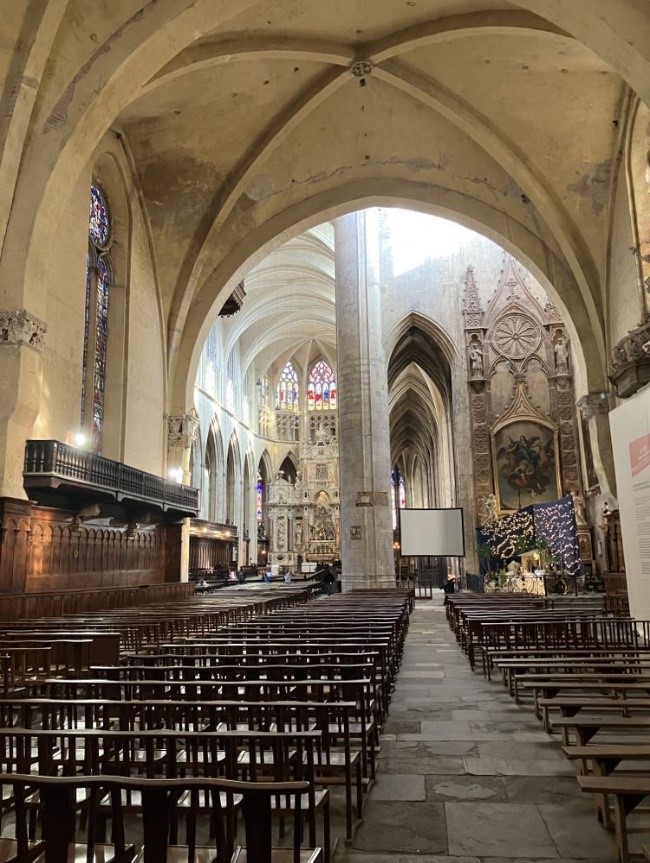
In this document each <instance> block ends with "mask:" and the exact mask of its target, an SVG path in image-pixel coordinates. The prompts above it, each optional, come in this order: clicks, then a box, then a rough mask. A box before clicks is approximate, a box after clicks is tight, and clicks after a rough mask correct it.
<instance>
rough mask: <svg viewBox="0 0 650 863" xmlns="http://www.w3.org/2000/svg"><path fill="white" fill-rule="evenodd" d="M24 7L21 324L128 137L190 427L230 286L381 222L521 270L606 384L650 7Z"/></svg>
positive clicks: (119, 2)
mask: <svg viewBox="0 0 650 863" xmlns="http://www.w3.org/2000/svg"><path fill="white" fill-rule="evenodd" d="M5 5H6V6H8V7H9V8H8V9H6V10H3V22H2V36H3V40H2V43H1V44H0V72H2V73H9V72H10V71H11V68H12V64H13V65H15V64H16V56H17V55H16V52H14V50H13V49H14V46H16V45H17V46H18V55H19V59H20V60H21V62H23V61H24V62H23V66H22V69H23V73H22V78H21V81H22V83H21V84H20V86H19V90H18V91H17V90H15V88H14V89H13V90H12V89H11V87H9V88H8V89H7V92H6V93H5V94H4V96H3V99H4V100H5V107H6V106H7V105H8V104H9V102H7V100H10V101H11V100H13V103H15V101H16V99H17V98H18V100H19V104H20V105H21V111H20V112H15V113H14V114H13V115H11V112H9V114H7V111H5V112H4V114H3V116H10V117H11V122H9V123H8V124H5V126H4V127H3V128H2V130H1V131H2V137H1V138H0V144H2V146H3V147H4V149H5V152H4V156H5V157H7V156H9V157H10V158H5V159H4V161H3V172H4V173H3V176H2V177H0V181H1V182H0V237H2V238H4V240H5V250H7V249H8V251H7V252H6V254H4V255H3V259H2V270H1V271H0V277H1V279H0V281H2V283H3V285H12V284H21V285H22V284H25V285H27V286H28V287H27V289H26V294H28V296H26V297H25V298H24V299H23V301H22V302H21V305H29V306H30V307H31V308H34V309H35V310H36V311H38V309H39V300H38V297H37V293H38V291H37V287H38V286H39V285H41V284H43V282H44V280H46V268H47V263H46V262H47V255H48V252H49V251H50V250H51V249H52V248H53V247H54V245H55V243H56V242H57V234H56V226H55V225H53V224H52V221H53V220H52V213H54V212H56V210H57V208H58V207H60V205H61V202H62V201H65V200H67V197H68V196H69V195H70V194H71V189H72V188H74V184H75V180H76V178H77V176H78V175H79V172H80V170H81V168H80V166H81V165H83V164H84V163H86V162H91V161H92V157H93V153H94V152H95V149H96V148H97V146H98V144H99V142H100V140H101V137H102V135H103V134H104V133H105V132H107V131H108V130H110V129H112V130H113V131H114V132H115V133H116V134H117V135H119V136H120V140H121V141H122V142H123V146H124V148H125V150H126V151H127V153H128V155H129V159H130V161H131V164H132V166H133V172H134V176H135V179H136V184H137V186H138V188H137V192H138V194H139V195H140V196H141V200H142V202H143V205H144V208H145V212H146V216H147V219H148V222H149V225H150V229H151V243H152V247H153V250H154V253H155V259H156V264H157V279H158V290H159V294H160V302H161V308H162V314H163V316H164V320H165V326H166V332H167V346H166V351H167V357H168V374H169V381H170V384H169V396H168V401H169V407H170V409H172V410H173V409H180V407H182V406H183V405H182V404H181V403H184V402H185V401H186V400H187V392H188V387H187V382H188V380H193V368H194V364H195V362H196V360H197V355H198V350H197V344H198V345H199V346H200V344H201V343H202V341H203V337H204V336H205V332H206V328H207V325H208V323H209V320H210V318H211V317H212V316H213V314H214V312H215V308H216V307H218V305H219V304H220V303H221V302H223V299H224V297H225V296H226V295H227V292H228V290H229V288H230V286H232V284H234V283H235V282H236V281H238V280H239V279H240V278H241V277H242V276H243V275H245V274H246V273H247V272H248V271H249V270H250V268H251V266H253V265H255V264H256V263H258V262H259V261H261V260H262V259H263V258H264V257H265V256H266V255H267V254H268V252H269V250H270V249H272V248H273V247H277V246H278V245H279V244H280V243H281V242H282V241H284V240H286V239H287V238H288V237H289V236H292V235H296V234H299V233H301V232H302V231H304V230H305V229H306V228H308V227H309V226H311V225H316V224H320V223H322V222H323V220H324V219H327V218H330V217H331V216H332V215H335V214H336V213H338V212H342V211H344V210H349V209H350V208H352V207H356V206H367V205H371V204H377V203H382V202H383V203H399V204H401V205H406V206H409V205H410V206H417V207H420V208H422V209H425V210H427V211H429V212H435V213H439V214H441V215H452V216H453V217H454V218H457V219H458V220H460V221H462V222H463V223H465V224H468V225H469V226H472V227H475V228H477V229H479V230H481V231H482V232H484V233H485V234H487V235H488V236H490V237H491V238H492V239H495V240H496V241H498V242H501V243H503V244H504V245H505V246H506V248H508V249H509V250H511V251H513V252H514V253H515V254H517V255H518V256H519V257H520V259H521V260H522V261H523V262H524V263H525V264H526V266H528V268H529V269H531V271H532V272H533V273H534V274H535V275H537V276H538V277H539V278H540V279H541V281H542V283H543V284H544V285H545V286H547V285H549V284H550V285H551V288H552V293H553V291H557V293H558V294H559V297H560V302H561V303H562V304H563V305H564V306H565V307H566V309H567V310H568V312H569V314H570V315H571V316H572V318H573V321H574V323H575V325H576V327H577V329H578V332H579V333H580V336H581V339H582V342H583V349H584V351H585V356H586V360H587V367H588V372H589V375H590V385H593V386H594V388H597V387H598V386H599V385H602V383H601V382H602V380H603V376H604V372H605V339H604V331H603V315H604V310H603V297H604V285H605V278H606V264H605V253H606V248H607V230H608V219H609V204H608V201H609V198H608V190H609V179H610V177H611V172H612V166H613V164H614V160H615V159H616V154H617V151H618V148H619V146H620V141H619V134H620V130H619V128H618V118H619V116H620V115H621V110H622V107H621V106H622V105H623V104H624V102H625V100H626V99H629V98H630V88H632V90H634V91H635V92H636V93H637V94H638V95H639V96H640V97H641V98H645V99H646V100H648V101H650V16H648V15H647V3H646V2H644V0H555V2H549V0H516V2H515V0H512V2H508V0H329V2H327V3H317V2H314V0H263V2H255V0H191V2H190V0H147V2H143V0H93V2H90V0H49V2H48V3H47V4H42V3H40V2H38V3H37V2H34V3H26V4H21V3H15V4H5ZM28 19H29V20H28ZM35 21H37V25H38V26H36V27H35V26H34V22H35ZM28 24H29V27H28ZM27 32H29V33H30V34H32V33H36V36H35V37H34V38H33V39H32V40H31V41H29V40H25V39H22V38H21V34H23V33H27ZM357 61H363V62H364V63H366V64H367V65H366V66H365V67H364V66H359V65H355V62H357ZM355 72H356V73H357V74H356V75H355V74H354V73H355ZM7 80H8V81H9V82H10V84H11V81H12V78H11V75H10V74H9V75H8V76H7ZM21 88H22V89H21ZM17 93H18V96H17V95H16V94H17ZM21 100H22V101H21ZM13 103H12V104H13ZM9 148H12V149H11V150H10V149H9ZM19 166H20V169H21V173H20V180H17V178H18V176H19V173H18V171H19ZM12 206H13V211H12V219H11V222H10V221H9V215H8V214H9V212H10V208H11V207H12ZM316 281H317V279H316ZM314 290H315V296H316V297H317V304H318V303H319V302H320V300H319V299H318V287H317V286H316V285H315V286H314ZM30 292H31V293H33V295H34V296H33V298H32V297H31V296H29V293H30ZM261 301H262V300H261V299H260V302H261ZM319 313H322V315H323V316H326V314H328V313H329V312H328V311H327V308H326V304H325V303H323V304H322V308H321V309H320V312H319ZM321 323H322V321H321V320H320V319H319V318H318V316H316V318H315V319H314V320H313V333H312V334H311V337H313V338H314V339H319V338H321V335H320V330H319V327H320V326H321ZM233 326H235V324H233ZM255 336H256V332H255V331H254V329H250V331H249V332H248V334H247V335H245V336H244V338H250V339H251V340H252V339H253V338H254V337H255ZM278 337H279V341H280V342H282V339H283V338H285V336H284V335H281V334H278ZM288 348H289V345H288V344H287V349H288ZM199 349H200V347H199ZM269 350H270V349H269ZM270 358H271V354H269V359H270Z"/></svg>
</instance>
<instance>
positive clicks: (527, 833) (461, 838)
mask: <svg viewBox="0 0 650 863" xmlns="http://www.w3.org/2000/svg"><path fill="white" fill-rule="evenodd" d="M616 859H617V855H616V852H615V845H614V841H613V838H612V836H611V835H610V834H609V833H608V832H607V831H606V830H604V829H603V828H602V827H600V825H599V824H598V822H597V821H596V818H595V815H594V811H593V802H592V801H591V800H590V799H586V798H585V797H583V795H582V794H581V792H580V791H579V789H578V784H577V782H576V780H575V772H574V770H573V768H572V767H571V765H570V764H569V763H568V762H567V761H566V759H565V758H564V756H563V754H562V751H561V748H560V744H559V742H558V738H557V737H555V736H554V737H552V738H551V737H549V736H548V735H547V734H546V733H545V732H544V731H542V730H541V729H540V726H539V723H538V722H537V721H536V720H535V718H534V716H533V714H532V710H531V709H530V707H528V706H524V707H517V706H516V705H515V704H514V703H513V702H512V700H511V699H510V697H509V696H508V695H507V693H506V692H505V690H503V689H502V688H501V687H500V685H499V684H498V683H497V682H496V681H493V682H492V683H488V682H487V681H486V680H485V679H484V678H483V677H482V676H481V675H480V674H472V672H471V671H470V670H469V665H468V663H467V660H466V659H465V656H464V655H463V654H462V653H461V652H460V650H459V649H458V647H457V646H456V641H455V639H454V637H453V636H452V634H451V632H450V631H449V628H448V626H447V623H446V620H445V616H444V611H443V609H442V597H441V596H438V597H434V599H433V600H432V601H429V602H418V604H417V608H416V611H415V613H414V615H413V618H412V622H411V629H410V632H409V635H408V639H407V642H406V649H405V655H404V661H403V663H402V668H401V670H400V674H399V678H398V684H397V688H396V691H395V695H394V698H393V701H392V704H391V709H390V718H389V720H388V722H387V723H386V726H385V729H384V734H383V735H382V739H381V752H380V756H379V775H378V781H377V784H376V785H375V787H374V788H373V790H372V792H371V794H370V799H369V800H368V803H367V805H366V809H365V813H364V823H363V824H362V826H361V827H360V829H359V830H358V832H357V834H356V836H355V840H354V843H353V846H352V848H345V847H344V846H343V847H342V846H339V850H338V853H337V856H336V863H339V861H340V863H389V861H390V863H416V861H418V863H479V861H480V863H506V861H507V863H529V861H535V863H547V861H548V863H550V861H554V863H558V861H565V863H573V861H583V863H584V861H585V860H589V861H590V863H615V861H616Z"/></svg>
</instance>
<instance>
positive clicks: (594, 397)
mask: <svg viewBox="0 0 650 863" xmlns="http://www.w3.org/2000/svg"><path fill="white" fill-rule="evenodd" d="M576 406H577V408H578V410H579V411H580V415H581V416H582V418H583V419H584V420H585V421H586V422H589V420H590V419H591V418H592V417H596V416H607V414H608V413H609V411H610V408H611V405H610V403H609V393H605V392H599V393H587V395H586V396H582V398H579V399H578V401H577V402H576Z"/></svg>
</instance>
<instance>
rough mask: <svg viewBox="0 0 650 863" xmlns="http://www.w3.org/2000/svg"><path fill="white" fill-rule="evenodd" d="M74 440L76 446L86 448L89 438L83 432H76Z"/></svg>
mask: <svg viewBox="0 0 650 863" xmlns="http://www.w3.org/2000/svg"><path fill="white" fill-rule="evenodd" d="M73 440H74V445H75V446H78V447H82V446H86V441H87V440H88V438H87V437H86V435H85V434H84V433H83V432H81V431H78V432H75V435H74V437H73Z"/></svg>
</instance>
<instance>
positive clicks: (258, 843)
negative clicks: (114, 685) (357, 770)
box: [0, 773, 322, 863]
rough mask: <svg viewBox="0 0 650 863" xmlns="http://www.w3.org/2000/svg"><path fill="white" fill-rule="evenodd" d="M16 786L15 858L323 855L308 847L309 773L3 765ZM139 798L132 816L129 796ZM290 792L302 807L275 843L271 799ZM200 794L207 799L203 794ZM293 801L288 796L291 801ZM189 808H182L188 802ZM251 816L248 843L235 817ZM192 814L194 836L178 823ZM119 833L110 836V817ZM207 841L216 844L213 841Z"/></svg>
mask: <svg viewBox="0 0 650 863" xmlns="http://www.w3.org/2000/svg"><path fill="white" fill-rule="evenodd" d="M0 782H1V783H2V784H3V787H7V788H8V789H10V792H11V799H12V810H13V813H14V823H15V838H13V839H11V838H9V839H7V838H2V839H0V855H1V856H2V859H4V860H12V861H15V863H36V861H43V863H77V861H79V863H82V861H84V863H94V861H96V863H100V861H107V860H113V861H115V863H140V861H141V863H161V861H170V863H181V861H183V860H184V861H187V863H207V861H215V863H321V860H322V854H321V851H320V849H319V848H315V849H309V850H303V849H302V848H301V842H300V838H301V822H302V817H301V816H302V812H301V805H302V800H303V798H304V795H305V793H307V791H308V789H309V785H308V783H307V782H283V783H278V782H259V781H258V782H237V781H232V780H227V779H213V778H177V779H169V778H165V779H163V780H156V779H141V778H138V777H125V776H108V775H107V776H69V777H52V776H40V775H35V774H33V773H25V774H20V773H11V774H2V775H0ZM136 798H137V799H138V800H139V801H140V810H141V817H140V818H139V819H134V818H133V817H131V815H132V813H131V809H130V806H129V805H128V802H127V801H130V800H134V799H136ZM34 799H37V800H38V810H39V813H40V818H39V827H40V829H39V831H38V835H36V834H35V833H34V835H32V836H30V821H31V812H32V811H33V807H32V801H34ZM282 799H284V800H285V801H290V802H291V806H290V807H289V808H290V809H291V811H292V813H293V815H294V831H293V832H294V838H293V843H292V846H291V847H289V848H285V849H281V848H277V849H274V848H273V847H272V822H271V818H272V809H273V805H274V803H275V804H276V805H277V802H278V801H280V800H282ZM201 800H203V801H204V803H203V804H202V803H201ZM287 805H288V804H287ZM181 809H182V812H181V811H180V810H181ZM204 809H207V811H208V812H209V818H210V823H211V824H212V826H213V830H212V834H211V836H210V837H207V836H205V835H203V836H202V835H201V825H200V818H199V816H200V815H201V814H202V812H203V810H204ZM239 810H241V811H242V812H243V816H244V835H245V845H244V846H243V847H242V846H238V845H236V843H235V839H234V830H233V829H232V824H233V822H234V819H235V816H236V813H237V812H238V811H239ZM181 816H182V817H183V818H184V819H185V821H186V840H185V844H184V845H180V844H179V843H178V836H177V831H176V825H177V822H178V819H179V817H181ZM107 821H110V825H111V840H110V843H107V842H106V836H105V832H106V822H107ZM208 843H209V844H208Z"/></svg>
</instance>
